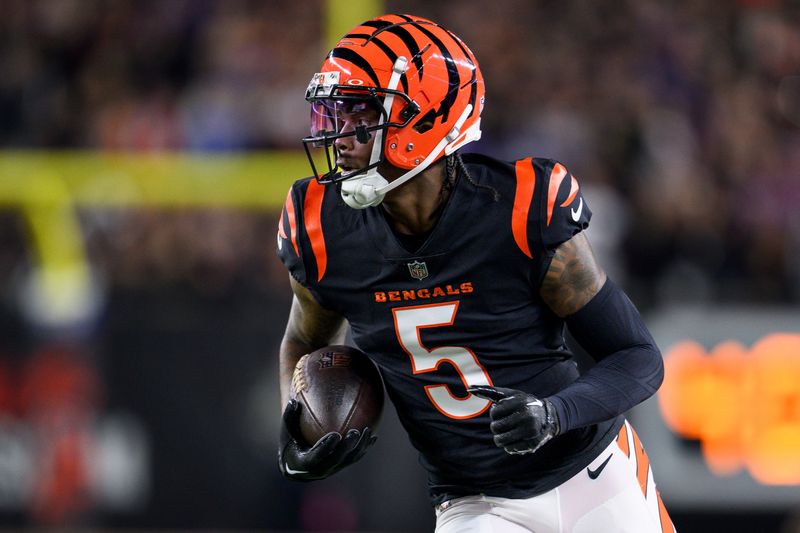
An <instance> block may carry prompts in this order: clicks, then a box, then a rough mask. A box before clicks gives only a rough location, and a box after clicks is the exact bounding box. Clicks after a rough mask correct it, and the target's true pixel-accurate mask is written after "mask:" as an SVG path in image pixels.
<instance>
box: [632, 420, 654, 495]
mask: <svg viewBox="0 0 800 533" xmlns="http://www.w3.org/2000/svg"><path fill="white" fill-rule="evenodd" d="M633 451H634V453H635V454H636V477H637V478H638V479H639V486H640V487H642V492H643V493H644V497H645V498H647V478H648V477H649V475H650V459H649V458H648V457H647V453H645V451H644V446H642V441H640V440H639V435H637V434H636V432H635V431H633Z"/></svg>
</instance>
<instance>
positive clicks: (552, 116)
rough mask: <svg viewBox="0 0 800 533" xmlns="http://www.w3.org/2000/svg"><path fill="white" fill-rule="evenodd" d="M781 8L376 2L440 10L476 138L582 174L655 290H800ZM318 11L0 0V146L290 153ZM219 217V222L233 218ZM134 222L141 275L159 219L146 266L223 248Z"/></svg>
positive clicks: (178, 263) (630, 274)
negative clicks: (468, 59) (471, 74)
mask: <svg viewBox="0 0 800 533" xmlns="http://www.w3.org/2000/svg"><path fill="white" fill-rule="evenodd" d="M790 4H791V3H790V2H780V1H778V0H738V1H731V2H714V1H712V0H699V1H698V0H681V1H676V2H668V3H665V2H660V1H657V0H643V1H633V0H627V1H623V2H618V1H615V2H612V1H606V0H604V1H600V2H588V1H576V2H556V1H552V0H538V1H536V2H530V1H525V0H502V1H499V2H493V3H492V7H491V9H488V8H487V7H486V4H485V2H483V1H481V0H465V1H460V2H435V3H434V2H425V1H422V0H405V1H400V0H388V1H387V2H386V10H387V11H400V12H410V13H415V14H419V15H421V16H426V17H429V18H433V19H435V20H437V21H440V22H441V23H443V24H445V25H446V26H448V27H450V28H451V29H452V30H454V31H455V32H456V33H457V34H459V35H460V36H462V38H463V39H464V40H465V41H466V42H467V43H468V44H469V45H470V46H471V47H472V49H473V51H474V52H475V54H476V55H477V57H478V59H479V61H480V63H481V67H482V70H483V72H484V76H485V78H486V85H487V103H486V110H485V113H484V117H485V118H484V139H483V140H482V141H481V142H480V143H478V144H477V145H475V147H474V149H476V150H481V151H487V152H490V153H494V154H497V155H499V156H501V157H506V158H510V159H511V158H516V157H522V156H527V155H536V156H543V157H552V158H557V159H559V160H561V161H563V162H564V163H565V164H566V165H567V166H568V168H570V169H571V170H572V171H573V173H574V174H575V175H577V176H578V178H579V179H580V181H581V183H582V184H583V186H584V187H585V188H586V190H587V197H588V200H589V202H590V205H591V206H592V208H593V211H594V212H595V221H596V222H595V223H594V224H593V227H592V232H593V234H594V235H593V236H592V238H593V241H594V242H595V246H596V248H597V249H598V253H599V254H600V255H601V256H602V260H603V262H604V264H606V265H607V266H608V269H609V270H610V271H611V272H612V274H613V275H614V276H615V277H617V278H620V279H621V280H623V281H624V283H626V284H627V286H628V288H629V290H630V291H631V292H632V293H633V295H634V296H635V299H637V300H638V301H639V302H640V304H641V305H643V306H649V305H656V304H659V303H663V302H672V301H686V300H689V301H722V302H728V301H735V302H751V301H754V302H777V303H780V302H787V301H795V302H796V301H798V300H800V274H798V272H800V209H798V205H800V9H798V7H797V5H796V4H794V6H792V5H790ZM323 7H324V6H323V3H322V2H321V1H320V0H314V1H309V2H292V1H290V0H261V1H253V0H158V1H156V0H143V1H132V0H118V1H113V2H112V1H107V0H6V1H4V2H2V4H0V71H2V72H3V75H2V76H0V147H3V148H45V149H61V148H89V149H101V150H183V149H188V150H202V151H209V150H250V149H274V148H281V149H299V148H300V144H299V139H300V138H301V137H302V136H303V135H304V134H305V133H306V131H307V127H308V125H307V116H308V111H307V108H306V104H305V102H304V101H303V91H304V88H305V85H306V83H307V80H308V79H309V76H310V75H311V74H312V73H313V72H315V71H316V69H317V67H318V65H319V63H320V62H321V58H322V57H323V55H324V50H325V38H324V21H323V16H322V13H323ZM186 216H196V215H186ZM208 216H210V217H212V220H213V217H214V216H215V215H213V214H211V215H208ZM208 216H207V217H206V218H208ZM219 216H220V217H221V224H220V227H221V228H223V229H222V230H220V231H223V232H224V231H225V230H226V228H227V230H229V231H231V232H234V231H235V232H239V231H242V222H241V221H239V222H236V223H229V222H230V218H231V215H230V213H226V214H220V215H219ZM130 217H133V218H134V220H133V221H132V222H131V223H128V224H122V225H112V226H111V228H112V229H110V230H108V231H111V234H110V235H109V234H106V235H101V238H100V242H101V243H102V242H109V243H112V244H113V245H114V246H115V248H114V249H113V255H114V256H115V257H117V258H121V259H118V261H119V262H120V263H121V264H122V265H124V268H123V269H122V272H121V273H120V274H119V276H121V277H123V278H124V279H126V280H130V279H133V278H136V277H137V274H136V271H137V269H139V277H141V278H142V279H152V277H149V276H150V274H147V275H144V276H142V275H141V274H142V273H143V272H146V271H147V268H148V265H152V264H153V263H159V262H162V263H163V262H164V259H163V257H162V256H163V253H162V254H161V256H158V257H156V258H154V257H153V254H158V253H159V250H161V251H162V252H163V250H164V249H169V246H166V247H163V246H161V247H160V245H159V243H162V244H163V242H164V241H165V240H169V237H168V235H169V234H172V235H181V237H180V238H179V239H178V240H179V241H180V242H181V246H183V247H189V248H191V249H192V250H191V251H190V253H188V254H179V255H175V256H174V257H176V259H175V261H174V263H175V264H174V265H171V264H169V263H170V261H169V260H166V263H167V264H165V265H164V264H160V266H161V267H162V268H161V270H159V272H161V273H162V274H163V275H164V277H165V278H167V279H169V278H171V277H172V278H174V277H176V276H178V277H179V276H180V272H182V271H183V270H182V269H187V268H189V270H191V268H190V267H187V265H186V261H187V259H186V257H193V258H195V259H196V261H198V262H199V263H201V264H207V263H209V262H210V263H211V267H212V268H210V269H206V270H209V272H213V266H214V264H215V263H214V257H220V256H224V258H223V259H221V260H220V261H222V262H224V261H235V259H231V258H230V257H228V255H231V254H225V253H224V250H223V252H220V251H219V249H217V248H218V247H214V246H211V245H209V244H208V242H206V238H207V236H208V233H206V232H192V231H189V232H186V231H183V230H182V229H181V228H184V229H185V228H187V227H189V228H190V227H192V226H193V224H192V223H191V222H187V221H186V220H185V219H184V218H183V217H182V216H181V215H180V214H179V215H177V216H173V215H167V214H162V215H161V216H159V215H158V214H155V215H154V214H153V213H132V214H130ZM137 217H139V218H141V219H142V221H143V222H144V223H143V224H138V218H137ZM153 217H155V220H154V218H153ZM256 218H257V217H256ZM249 223H250V224H251V226H252V227H255V226H254V225H258V224H261V223H262V222H261V221H257V220H255V218H254V219H253V220H251V221H250V222H249ZM213 225H214V224H213V223H212V224H209V226H213ZM245 225H246V224H245ZM132 227H133V228H137V235H138V237H137V238H133V237H132V236H131V235H130V234H128V233H127V232H128V231H129V230H130V229H131V228H132ZM148 227H150V228H152V231H149V232H148V231H143V229H144V228H148ZM156 228H157V229H156ZM173 230H174V231H173ZM115 232H116V233H115ZM245 233H247V231H246V230H245ZM164 234H167V236H166V237H165V236H164ZM266 237H267V236H265V240H266ZM217 241H218V242H219V243H222V244H221V245H220V246H222V247H223V248H224V245H225V242H226V239H225V238H224V237H223V238H220V239H217ZM248 242H250V243H251V244H252V245H253V246H259V244H258V242H259V241H258V239H255V238H253V239H248ZM215 254H216V255H215ZM232 255H234V256H235V255H236V254H232ZM247 255H248V254H247V253H246V252H245V253H243V256H245V257H244V258H243V259H242V260H243V261H248V260H249V259H248V258H247V257H246V256H247ZM209 257H210V258H211V259H209ZM245 270H248V269H245ZM132 271H133V272H132ZM108 275H110V276H112V277H114V276H116V275H117V274H116V273H115V272H111V273H108ZM209 275H213V274H209Z"/></svg>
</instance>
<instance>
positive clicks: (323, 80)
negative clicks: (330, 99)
mask: <svg viewBox="0 0 800 533" xmlns="http://www.w3.org/2000/svg"><path fill="white" fill-rule="evenodd" d="M340 76H341V73H340V72H339V71H331V72H317V73H316V74H314V75H313V76H311V81H310V82H309V83H308V88H307V89H306V98H309V97H314V96H322V97H324V96H329V95H330V94H331V91H332V90H333V86H334V85H337V84H338V83H339V77H340Z"/></svg>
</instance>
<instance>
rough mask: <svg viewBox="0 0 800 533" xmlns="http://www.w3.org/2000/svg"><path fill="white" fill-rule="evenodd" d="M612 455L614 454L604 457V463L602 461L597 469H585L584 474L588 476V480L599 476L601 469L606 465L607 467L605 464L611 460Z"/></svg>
mask: <svg viewBox="0 0 800 533" xmlns="http://www.w3.org/2000/svg"><path fill="white" fill-rule="evenodd" d="M613 455H614V454H613V453H612V454H611V455H609V456H608V457H606V460H605V461H603V462H602V463H600V466H598V467H597V468H595V469H594V470H592V469H591V468H587V469H586V473H587V474H589V479H597V477H598V476H599V475H600V472H602V471H603V469H604V468H605V467H606V465H607V464H608V462H609V461H610V460H611V457H612V456H613Z"/></svg>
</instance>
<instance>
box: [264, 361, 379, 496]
mask: <svg viewBox="0 0 800 533" xmlns="http://www.w3.org/2000/svg"><path fill="white" fill-rule="evenodd" d="M382 411H383V382H382V381H381V376H380V373H379V372H378V369H377V367H375V365H374V364H373V363H372V361H370V360H369V358H368V357H367V355H366V354H364V353H363V352H361V351H359V350H356V349H355V348H351V347H348V346H326V347H324V348H321V349H319V350H316V351H314V352H312V353H310V354H307V355H304V356H303V357H302V358H300V360H299V361H298V363H297V366H296V367H295V371H294V375H293V377H292V398H291V400H290V401H289V403H288V404H287V406H286V409H285V410H284V413H283V427H282V431H281V447H280V450H279V454H278V459H279V465H280V468H281V472H283V474H284V475H285V476H286V477H288V478H290V479H295V480H300V481H310V480H314V479H323V478H326V477H328V476H330V475H331V474H333V473H335V472H337V471H339V470H341V469H342V468H344V467H345V466H348V465H350V464H353V463H355V462H356V461H358V460H359V459H360V458H361V457H362V456H363V455H364V453H366V451H367V449H368V448H369V446H370V445H372V444H373V443H374V442H375V440H376V439H377V437H376V436H375V435H373V433H374V430H375V428H376V427H377V425H378V422H379V421H380V416H381V412H382Z"/></svg>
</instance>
